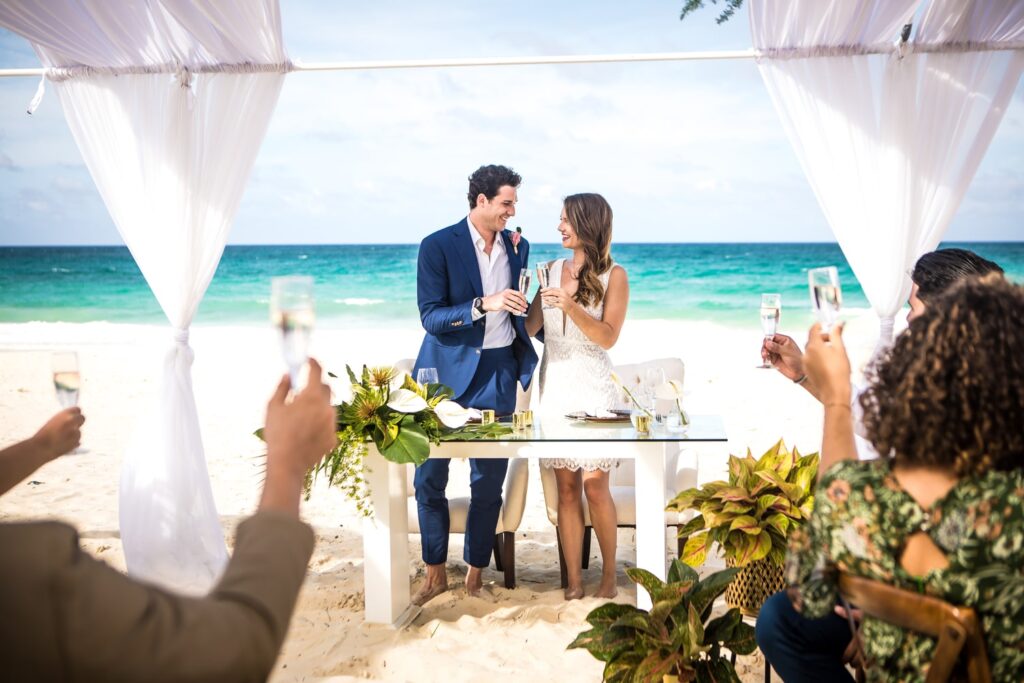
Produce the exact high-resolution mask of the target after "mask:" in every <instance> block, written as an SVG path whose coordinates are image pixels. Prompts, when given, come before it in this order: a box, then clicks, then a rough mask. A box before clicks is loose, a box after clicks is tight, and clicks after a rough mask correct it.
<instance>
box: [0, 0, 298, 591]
mask: <svg viewBox="0 0 1024 683" xmlns="http://www.w3.org/2000/svg"><path fill="white" fill-rule="evenodd" d="M0 24H2V25H4V26H6V27H8V28H10V29H11V30H13V31H15V32H17V33H19V34H21V35H23V36H25V37H26V38H28V39H29V40H30V41H31V42H32V43H33V45H34V47H35V49H36V51H37V53H38V54H39V56H40V58H41V59H42V60H43V63H44V65H46V66H48V67H54V66H56V67H80V66H87V67H96V68H98V69H104V68H107V67H111V66H113V67H117V68H137V67H151V68H152V70H154V71H159V73H122V74H121V75H110V74H108V73H104V72H102V71H98V72H96V73H85V74H77V75H74V76H72V77H70V78H67V79H64V80H58V81H57V82H56V83H55V88H56V90H57V93H58V95H59V97H60V101H61V105H62V106H63V109H64V114H65V117H66V119H67V121H68V125H69V127H70V129H71V132H72V134H73V136H74V138H75V142H76V143H77V144H78V147H79V149H80V151H81V153H82V157H83V159H84V160H85V164H86V166H87V167H88V168H89V172H90V173H91V174H92V177H93V180H94V181H95V183H96V185H97V187H98V188H99V191H100V194H101V195H102V197H103V201H104V202H105V204H106V206H107V209H108V210H109V212H110V215H111V217H112V218H113V220H114V223H115V224H116V225H117V228H118V230H119V232H120V233H121V236H122V238H123V239H124V241H125V244H127V246H128V248H129V249H130V250H131V253H132V255H133V256H134V258H135V260H136V262H137V263H138V264H139V268H140V269H141V270H142V273H143V275H144V276H145V277H146V281H147V282H148V283H149V285H150V287H151V288H152V290H153V292H154V294H155V295H156V298H157V300H158V301H159V303H160V306H161V308H162V309H163V311H164V313H165V314H166V316H167V318H168V320H169V321H170V323H171V325H172V327H173V328H174V333H173V341H172V340H170V339H169V341H171V342H172V343H171V345H170V348H169V350H168V352H167V355H166V357H165V359H164V362H163V367H162V371H161V374H160V376H161V381H160V383H159V386H158V391H157V396H156V403H155V405H153V406H152V407H151V408H148V409H147V410H146V411H145V414H144V416H143V419H142V420H141V421H140V425H139V426H138V429H137V435H136V437H135V439H134V440H133V442H132V444H131V445H130V446H129V448H128V451H127V452H126V454H125V459H124V464H123V469H122V478H121V491H120V519H121V538H122V541H123V543H124V551H125V559H126V561H127V565H128V571H129V573H131V574H133V575H135V576H138V577H140V578H143V579H146V580H149V581H153V582H157V583H160V584H163V585H166V586H170V587H175V588H178V589H182V590H187V591H194V592H203V591H205V590H207V589H208V588H209V587H210V586H211V585H212V583H213V582H214V581H215V580H216V578H217V577H218V576H219V574H220V571H221V569H222V568H223V565H224V563H225V561H226V559H227V552H226V548H225V544H224V538H223V533H222V531H221V527H220V522H219V519H218V516H217V510H216V507H215V505H214V500H213V494H212V489H211V486H210V480H209V475H208V473H207V468H206V459H205V455H204V452H203V444H202V438H201V435H200V432H199V422H198V416H197V413H196V405H195V399H194V396H193V391H192V378H191V365H192V359H193V354H192V349H191V348H190V347H189V345H188V327H189V325H190V323H191V321H192V318H193V316H194V314H195V311H196V308H197V307H198V305H199V301H200V300H201V299H202V297H203V294H204V293H205V291H206V288H207V286H208V285H209V283H210V280H211V278H212V277H213V274H214V271H215V270H216V268H217V264H218V262H219V261H220V257H221V254H222V252H223V250H224V244H225V242H226V240H227V235H228V231H229V229H230V227H231V223H232V220H233V219H234V216H235V212H236V210H237V208H238V204H239V202H240V200H241V197H242V193H243V191H244V189H245V186H246V184H247V182H248V178H249V175H250V172H251V170H252V165H253V162H254V160H255V157H256V154H257V152H258V150H259V146H260V143H261V141H262V139H263V136H264V134H265V132H266V128H267V125H268V123H269V120H270V116H271V114H272V113H273V110H274V107H275V105H276V103H277V98H278V95H279V93H280V89H281V85H282V82H283V79H284V74H283V72H280V73H272V72H271V73H216V72H214V73H202V71H203V70H204V67H205V68H209V67H211V65H213V66H214V67H215V65H220V64H244V63H249V64H282V63H284V62H285V61H286V57H285V54H284V49H283V46H282V41H281V24H280V17H279V12H278V7H277V3H276V0H262V1H261V2H256V1H254V0H243V1H240V2H237V3H227V2H222V1H217V0H206V1H203V2H192V1H191V0H187V1H186V0H160V1H157V0H148V1H141V2H132V3H105V2H90V1H89V0H63V1H62V2H48V3H37V2H33V1H30V0H5V2H4V4H3V5H0ZM182 66H184V67H186V68H187V69H188V70H189V71H191V72H192V73H186V72H185V71H183V70H181V69H180V67H182ZM213 70H214V71H216V70H217V69H216V67H215V68H214V69H213ZM196 72H201V73H198V74H197V73H196ZM170 336H172V335H169V337H170Z"/></svg>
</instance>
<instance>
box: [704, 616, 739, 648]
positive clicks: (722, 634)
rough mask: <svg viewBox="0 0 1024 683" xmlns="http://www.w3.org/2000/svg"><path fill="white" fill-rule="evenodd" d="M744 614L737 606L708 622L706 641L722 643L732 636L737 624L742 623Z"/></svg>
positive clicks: (705, 631)
mask: <svg viewBox="0 0 1024 683" xmlns="http://www.w3.org/2000/svg"><path fill="white" fill-rule="evenodd" d="M742 621H743V615H742V614H740V611H739V610H738V609H736V608H735V607H734V608H732V609H730V610H729V611H728V612H726V613H725V614H723V615H721V616H717V617H715V618H714V619H712V620H711V621H709V622H708V625H707V627H705V629H704V642H706V643H720V642H722V641H725V640H729V639H730V638H732V633H733V630H734V629H735V628H736V625H737V624H739V623H742Z"/></svg>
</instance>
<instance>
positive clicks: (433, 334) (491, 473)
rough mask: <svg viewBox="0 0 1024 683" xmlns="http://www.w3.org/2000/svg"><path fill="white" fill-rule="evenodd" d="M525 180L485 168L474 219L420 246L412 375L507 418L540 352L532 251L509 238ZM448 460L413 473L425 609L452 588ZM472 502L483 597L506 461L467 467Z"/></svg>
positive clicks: (472, 543) (473, 565)
mask: <svg viewBox="0 0 1024 683" xmlns="http://www.w3.org/2000/svg"><path fill="white" fill-rule="evenodd" d="M521 181H522V179H521V178H520V177H519V174H518V173H516V172H515V171H513V170H512V169H510V168H506V167H505V166H481V167H480V168H478V169H477V170H476V171H475V172H474V173H473V175H471V176H470V177H469V195H468V198H469V215H468V216H467V217H466V218H463V219H462V220H461V221H459V222H458V223H456V224H455V225H451V226H448V227H447V228H444V229H442V230H438V231H437V232H435V233H433V234H432V235H429V236H428V237H427V238H426V239H424V240H423V242H422V243H421V244H420V252H419V261H418V264H417V270H416V295H417V303H418V305H419V309H420V320H421V322H422V323H423V329H424V330H426V335H424V338H423V344H422V346H421V347H420V352H419V356H418V357H417V358H416V366H415V369H416V370H419V369H420V368H436V369H437V374H438V379H439V380H440V382H441V383H442V384H446V385H448V386H449V387H451V388H452V390H453V391H454V392H455V401H456V402H458V403H459V404H460V405H462V406H465V407H472V408H479V409H485V408H490V409H492V410H494V411H495V412H496V413H497V414H499V415H501V414H509V413H512V412H514V411H515V407H516V384H517V383H518V384H522V385H523V386H524V387H528V386H529V385H530V378H531V377H532V375H533V370H534V368H535V367H536V366H537V353H536V352H535V351H534V350H533V344H532V343H531V342H530V337H529V335H528V334H527V333H526V328H525V325H524V321H525V318H521V317H518V316H516V315H513V314H515V313H520V312H524V311H526V308H527V302H526V298H525V297H524V296H523V294H521V293H520V292H519V290H518V288H517V286H518V283H519V271H520V270H521V269H522V268H526V267H527V257H528V256H529V252H530V245H529V244H528V243H527V242H526V240H521V239H519V235H518V234H515V233H512V232H511V231H510V230H509V229H508V227H507V223H508V220H509V219H510V218H511V217H512V216H514V215H515V214H516V201H517V195H516V188H518V187H519V183H520V182H521ZM449 462H450V461H449V460H448V459H447V458H436V459H434V458H432V459H430V460H427V461H426V462H425V463H423V464H422V465H420V466H419V467H418V468H417V469H416V478H415V485H416V503H417V507H418V510H419V522H420V535H421V538H422V541H423V561H424V562H425V563H426V565H427V578H426V581H425V582H424V584H423V586H421V587H420V588H419V590H418V591H417V592H416V594H415V595H414V596H413V602H414V603H415V604H417V605H422V604H424V603H426V602H427V601H428V600H430V599H431V598H433V597H434V596H435V595H438V594H440V593H443V592H444V591H446V590H448V577H447V575H446V573H445V561H446V560H447V557H448V529H449V519H448V499H447V497H446V496H445V488H446V487H447V485H448V463H449ZM469 463H470V468H471V472H472V473H471V475H470V490H471V497H470V504H469V518H468V519H467V521H466V543H465V550H464V552H463V558H464V559H465V560H466V563H467V564H468V565H469V571H468V573H467V574H466V590H467V591H468V592H469V594H470V595H477V594H479V592H480V589H481V588H482V586H483V580H482V577H481V570H482V569H483V568H484V567H486V566H487V565H488V564H489V562H490V558H491V549H492V548H493V546H494V530H495V528H496V527H497V524H498V514H499V513H500V511H501V490H502V484H503V483H504V480H505V471H506V470H507V469H508V460H504V459H487V458H481V459H475V458H471V459H470V461H469Z"/></svg>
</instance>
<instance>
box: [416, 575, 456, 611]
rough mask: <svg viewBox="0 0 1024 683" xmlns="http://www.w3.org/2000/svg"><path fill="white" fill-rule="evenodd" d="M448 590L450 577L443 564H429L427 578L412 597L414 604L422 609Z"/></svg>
mask: <svg viewBox="0 0 1024 683" xmlns="http://www.w3.org/2000/svg"><path fill="white" fill-rule="evenodd" d="M447 590H448V575H447V574H446V573H445V567H444V565H443V564H437V565H434V564H428V565H427V578H426V579H424V581H423V585H422V586H420V588H419V590H418V591H416V593H415V594H414V595H413V596H412V604H414V605H416V606H417V607H422V606H423V605H425V604H427V603H428V602H430V601H431V600H433V599H434V598H436V597H437V596H438V595H440V594H441V593H444V592H445V591H447Z"/></svg>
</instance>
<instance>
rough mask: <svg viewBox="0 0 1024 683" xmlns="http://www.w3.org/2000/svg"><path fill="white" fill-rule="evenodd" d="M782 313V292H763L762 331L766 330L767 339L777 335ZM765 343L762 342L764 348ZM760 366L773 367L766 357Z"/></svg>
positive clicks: (765, 336)
mask: <svg viewBox="0 0 1024 683" xmlns="http://www.w3.org/2000/svg"><path fill="white" fill-rule="evenodd" d="M781 314H782V295H781V294H762V295H761V331H762V332H764V338H765V339H772V338H773V337H775V332H776V331H778V327H779V317H780V315H781ZM763 347H764V345H763V344H762V348H763ZM758 367H759V368H771V367H772V364H771V363H769V362H768V359H767V358H766V359H765V360H764V361H763V362H762V363H761V365H759V366H758Z"/></svg>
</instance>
